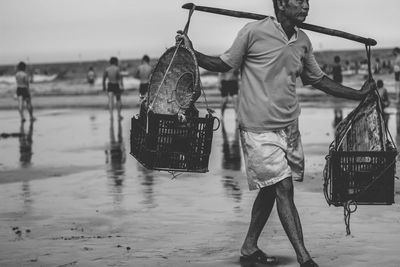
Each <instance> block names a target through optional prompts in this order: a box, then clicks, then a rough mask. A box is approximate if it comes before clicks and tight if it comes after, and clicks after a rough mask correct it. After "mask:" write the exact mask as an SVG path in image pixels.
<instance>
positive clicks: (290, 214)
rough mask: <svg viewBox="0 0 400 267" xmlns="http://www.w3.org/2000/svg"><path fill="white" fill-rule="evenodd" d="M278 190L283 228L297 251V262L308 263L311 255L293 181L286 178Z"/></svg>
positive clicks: (277, 195) (280, 183)
mask: <svg viewBox="0 0 400 267" xmlns="http://www.w3.org/2000/svg"><path fill="white" fill-rule="evenodd" d="M275 188H276V207H277V210H278V214H279V218H280V220H281V223H282V226H283V228H284V229H285V232H286V235H287V236H288V238H289V240H290V242H291V243H292V246H293V248H294V250H295V251H296V255H297V261H298V262H299V263H303V262H306V261H308V260H310V259H311V257H310V254H309V253H308V251H307V249H306V248H305V246H304V240H303V230H302V228H301V223H300V218H299V214H298V212H297V209H296V206H295V204H294V199H293V182H292V179H291V178H290V177H289V178H286V179H284V180H282V181H280V182H278V183H277V184H276V185H275Z"/></svg>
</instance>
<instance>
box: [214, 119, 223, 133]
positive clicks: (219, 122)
mask: <svg viewBox="0 0 400 267" xmlns="http://www.w3.org/2000/svg"><path fill="white" fill-rule="evenodd" d="M213 119H214V120H217V121H218V126H217V128H213V131H214V132H215V131H216V130H218V129H219V127H220V126H221V120H220V119H218V118H217V117H213ZM213 126H214V121H213Z"/></svg>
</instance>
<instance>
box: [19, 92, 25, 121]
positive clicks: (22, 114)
mask: <svg viewBox="0 0 400 267" xmlns="http://www.w3.org/2000/svg"><path fill="white" fill-rule="evenodd" d="M18 112H19V115H20V117H21V121H25V117H24V99H23V97H22V96H21V95H20V96H18Z"/></svg>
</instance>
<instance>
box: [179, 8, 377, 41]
mask: <svg viewBox="0 0 400 267" xmlns="http://www.w3.org/2000/svg"><path fill="white" fill-rule="evenodd" d="M182 8H184V9H192V8H194V9H195V10H198V11H203V12H208V13H214V14H219V15H225V16H231V17H237V18H246V19H255V20H262V19H265V18H268V17H269V16H266V15H261V14H255V13H248V12H242V11H235V10H229V9H222V8H214V7H207V6H196V5H195V4H193V3H187V4H184V5H183V6H182ZM297 26H298V27H299V28H302V29H305V30H309V31H313V32H319V33H323V34H327V35H331V36H337V37H341V38H344V39H348V40H352V41H355V42H359V43H362V44H365V45H370V46H375V45H376V44H377V42H376V41H375V40H374V39H371V38H365V37H361V36H358V35H354V34H351V33H347V32H343V31H338V30H334V29H329V28H325V27H321V26H317V25H312V24H307V23H299V24H297Z"/></svg>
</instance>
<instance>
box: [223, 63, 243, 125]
mask: <svg viewBox="0 0 400 267" xmlns="http://www.w3.org/2000/svg"><path fill="white" fill-rule="evenodd" d="M219 82H220V86H219V89H220V91H221V97H222V103H221V119H223V118H224V114H225V109H226V106H227V105H228V102H229V96H231V97H232V103H233V108H234V109H235V113H236V110H237V101H238V92H239V70H238V69H231V70H229V71H227V72H222V73H220V74H219Z"/></svg>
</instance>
